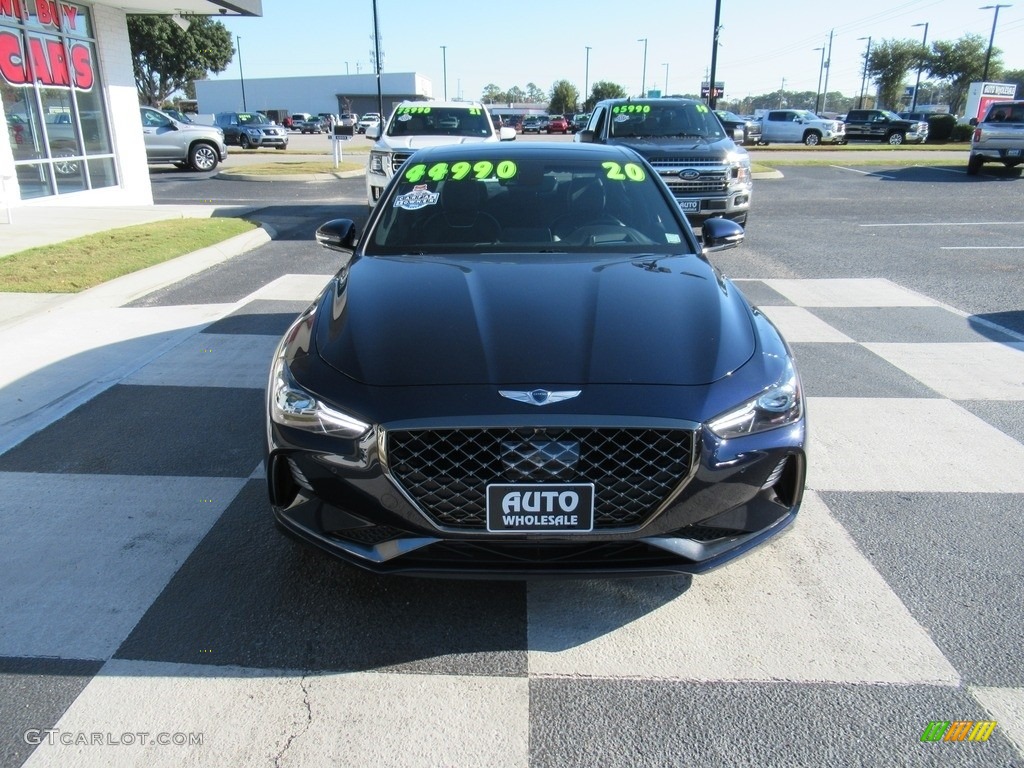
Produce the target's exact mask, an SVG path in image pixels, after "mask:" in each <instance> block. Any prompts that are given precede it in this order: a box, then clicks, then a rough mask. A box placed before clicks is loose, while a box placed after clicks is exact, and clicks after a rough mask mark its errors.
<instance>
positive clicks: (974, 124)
mask: <svg viewBox="0 0 1024 768" xmlns="http://www.w3.org/2000/svg"><path fill="white" fill-rule="evenodd" d="M967 124H968V125H970V126H971V127H972V128H974V127H977V125H978V118H976V117H972V118H971V119H970V120H968V121H967Z"/></svg>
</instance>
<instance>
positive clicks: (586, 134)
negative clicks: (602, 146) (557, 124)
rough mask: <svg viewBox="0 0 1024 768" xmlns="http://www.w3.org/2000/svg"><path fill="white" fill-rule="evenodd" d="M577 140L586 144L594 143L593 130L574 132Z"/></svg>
mask: <svg viewBox="0 0 1024 768" xmlns="http://www.w3.org/2000/svg"><path fill="white" fill-rule="evenodd" d="M576 137H577V138H576V140H577V141H583V142H587V143H588V144H593V143H594V132H593V131H580V132H579V133H577V134H576Z"/></svg>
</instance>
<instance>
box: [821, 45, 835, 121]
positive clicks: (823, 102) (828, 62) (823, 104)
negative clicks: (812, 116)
mask: <svg viewBox="0 0 1024 768" xmlns="http://www.w3.org/2000/svg"><path fill="white" fill-rule="evenodd" d="M835 33H836V31H835V30H834V29H833V30H832V31H831V32H829V33H828V59H826V60H825V90H824V91H822V92H821V111H822V112H824V111H825V108H826V107H827V106H828V70H829V67H830V65H831V64H832V35H834V34H835Z"/></svg>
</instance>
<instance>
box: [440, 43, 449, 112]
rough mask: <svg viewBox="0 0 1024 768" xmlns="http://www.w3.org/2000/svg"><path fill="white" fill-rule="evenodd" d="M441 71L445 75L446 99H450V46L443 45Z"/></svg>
mask: <svg viewBox="0 0 1024 768" xmlns="http://www.w3.org/2000/svg"><path fill="white" fill-rule="evenodd" d="M441 72H442V73H443V76H444V100H445V101H448V46H447V45H442V46H441Z"/></svg>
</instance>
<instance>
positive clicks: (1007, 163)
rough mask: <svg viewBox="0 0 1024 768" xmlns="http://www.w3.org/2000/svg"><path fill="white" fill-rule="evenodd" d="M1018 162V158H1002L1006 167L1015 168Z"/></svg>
mask: <svg viewBox="0 0 1024 768" xmlns="http://www.w3.org/2000/svg"><path fill="white" fill-rule="evenodd" d="M1020 163H1021V161H1020V160H1003V165H1005V166H1006V167H1007V168H1016V167H1017V166H1018V165H1020Z"/></svg>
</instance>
